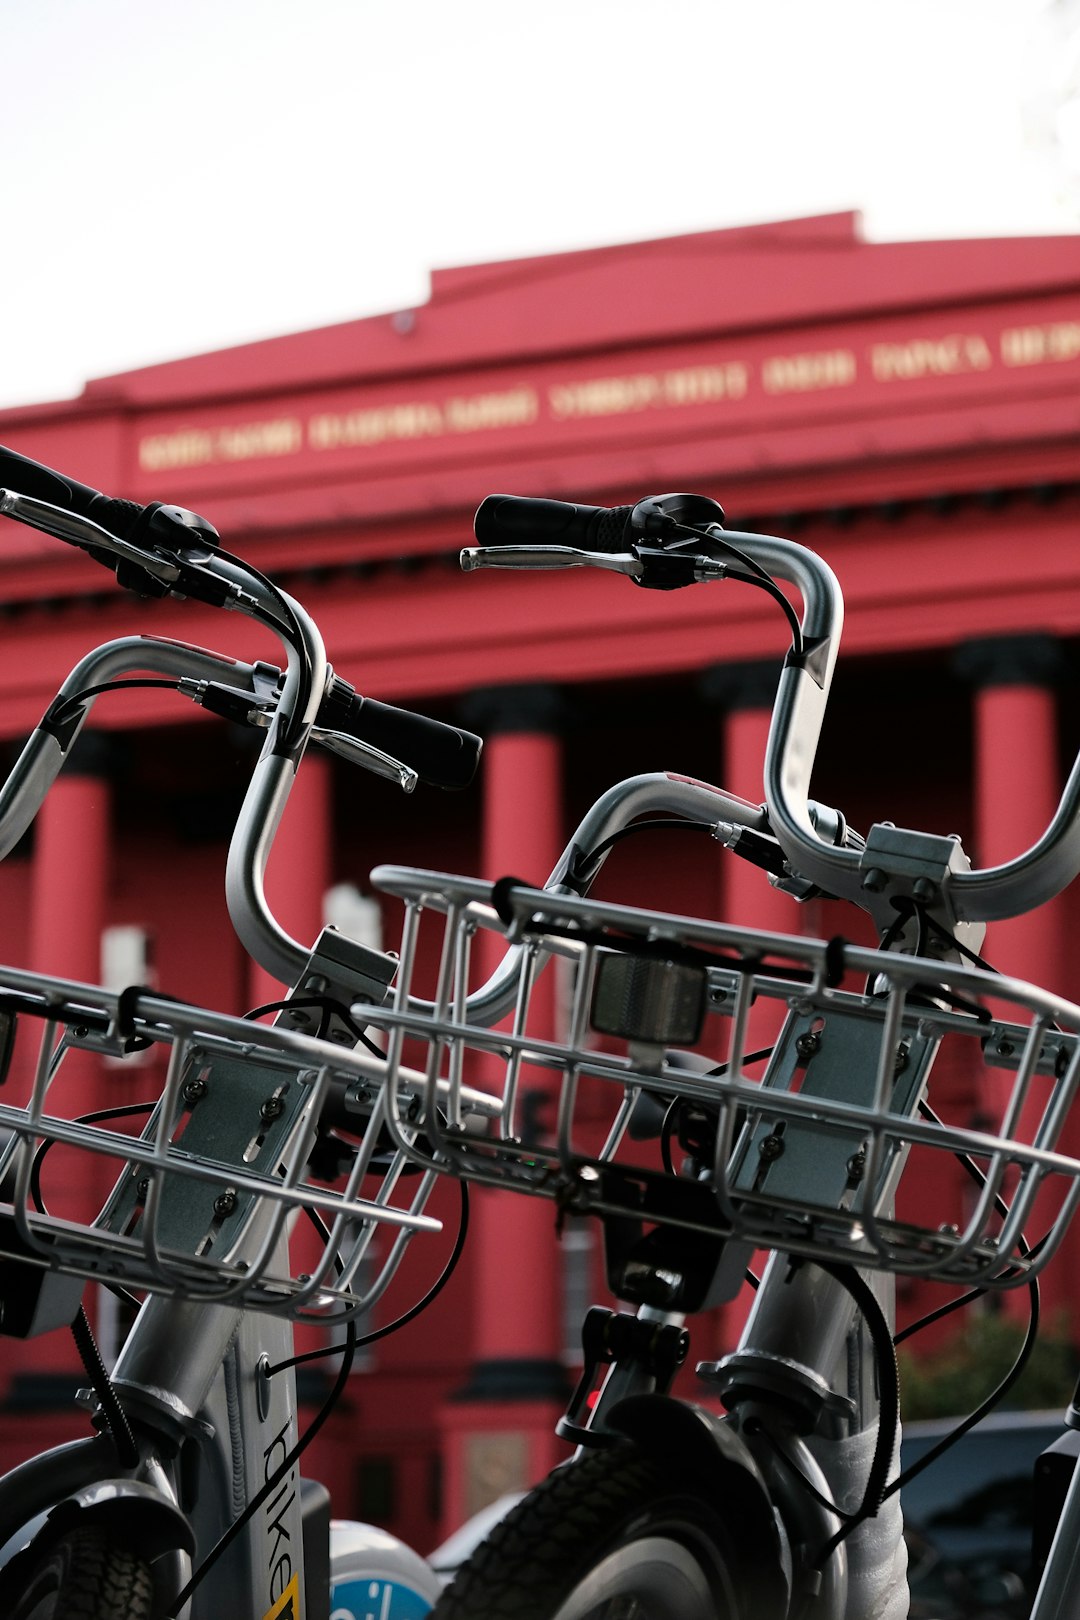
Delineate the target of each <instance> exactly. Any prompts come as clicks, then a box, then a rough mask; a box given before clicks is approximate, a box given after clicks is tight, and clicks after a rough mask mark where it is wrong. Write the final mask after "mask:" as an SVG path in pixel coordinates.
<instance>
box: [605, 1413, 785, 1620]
mask: <svg viewBox="0 0 1080 1620" xmlns="http://www.w3.org/2000/svg"><path fill="white" fill-rule="evenodd" d="M604 1422H605V1424H606V1426H607V1427H608V1428H610V1429H613V1430H615V1431H616V1433H618V1434H621V1435H625V1436H626V1438H627V1439H628V1440H632V1441H633V1442H634V1444H635V1445H637V1446H639V1447H640V1448H641V1450H642V1451H645V1452H648V1453H649V1454H650V1455H651V1456H653V1457H655V1458H657V1459H658V1460H659V1461H660V1462H662V1463H665V1464H668V1465H671V1464H672V1463H674V1465H675V1467H676V1468H677V1469H678V1471H679V1473H680V1474H681V1475H685V1476H687V1477H688V1478H689V1477H693V1478H695V1479H696V1480H697V1481H698V1482H700V1484H701V1485H702V1487H703V1488H704V1490H705V1492H706V1493H707V1494H708V1496H709V1498H710V1500H712V1501H714V1502H715V1503H716V1504H717V1505H719V1506H720V1507H721V1508H722V1510H723V1513H724V1515H725V1516H726V1519H727V1522H728V1524H729V1527H730V1529H731V1532H732V1538H733V1542H734V1544H735V1546H736V1547H737V1548H738V1551H739V1553H740V1555H742V1557H743V1558H744V1560H745V1569H746V1572H747V1575H748V1578H750V1579H751V1580H752V1581H753V1585H754V1598H755V1608H754V1612H755V1613H756V1614H760V1615H783V1614H786V1613H787V1608H788V1599H789V1596H790V1586H789V1580H788V1575H787V1569H788V1567H789V1559H788V1557H787V1549H786V1548H785V1547H783V1546H782V1545H781V1537H780V1530H779V1527H778V1524H777V1519H776V1514H775V1513H774V1511H773V1504H772V1498H771V1496H770V1494H769V1488H768V1485H767V1484H766V1482H765V1478H764V1475H763V1474H762V1472H761V1470H760V1468H759V1467H758V1465H757V1463H756V1461H755V1460H754V1457H753V1455H752V1454H751V1452H750V1448H749V1447H748V1446H747V1444H746V1441H745V1440H744V1439H743V1438H742V1436H741V1435H740V1434H739V1433H738V1431H737V1430H736V1429H734V1428H733V1427H732V1426H731V1424H730V1423H728V1422H726V1421H725V1420H724V1419H722V1418H720V1417H717V1416H716V1415H715V1414H714V1413H712V1412H709V1411H706V1409H705V1408H704V1407H701V1406H694V1405H692V1404H689V1403H687V1402H686V1401H681V1400H676V1399H675V1398H674V1397H673V1396H670V1395H631V1396H628V1397H627V1399H626V1400H623V1401H618V1402H616V1404H615V1405H614V1406H613V1407H612V1408H611V1411H610V1412H608V1413H605V1416H604Z"/></svg>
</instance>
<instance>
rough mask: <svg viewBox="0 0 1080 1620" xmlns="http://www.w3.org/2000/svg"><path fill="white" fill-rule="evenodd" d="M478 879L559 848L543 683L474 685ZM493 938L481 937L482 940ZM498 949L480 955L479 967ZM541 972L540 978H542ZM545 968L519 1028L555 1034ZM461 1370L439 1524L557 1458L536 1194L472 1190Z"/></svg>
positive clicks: (558, 758)
mask: <svg viewBox="0 0 1080 1620" xmlns="http://www.w3.org/2000/svg"><path fill="white" fill-rule="evenodd" d="M478 702H479V703H480V704H481V705H482V710H481V712H480V713H479V714H478V717H477V721H476V723H477V724H478V726H479V728H480V729H481V730H482V731H483V733H484V735H485V738H486V740H485V745H484V756H483V767H482V768H483V783H484V828H483V850H482V875H483V876H484V877H486V878H489V879H495V878H499V877H504V876H508V875H510V876H514V877H520V878H524V879H526V880H527V881H530V882H534V883H538V884H540V883H543V882H544V881H545V879H546V878H547V876H548V874H549V872H550V871H551V869H552V867H553V866H554V864H555V860H556V858H557V856H558V855H559V853H560V851H561V849H562V845H563V833H562V746H561V743H560V741H559V739H558V738H557V737H556V736H555V735H554V734H553V730H552V727H553V725H554V722H555V719H556V713H557V711H556V697H555V694H554V693H553V692H551V691H549V690H548V689H547V688H536V687H529V688H520V687H519V688H506V689H502V690H499V691H497V692H492V693H485V694H482V695H481V696H480V698H479V699H478ZM494 943H495V942H494V941H492V944H494ZM499 954H501V953H499V952H498V951H496V952H494V953H493V954H492V953H490V952H489V954H488V958H487V961H486V962H485V966H486V967H491V966H494V962H495V960H497V958H498V955H499ZM548 980H550V983H549V982H548ZM553 986H554V976H553V975H550V974H549V975H545V976H544V977H543V978H542V980H541V982H540V986H538V999H537V1000H534V1003H533V1017H532V1019H531V1021H530V1027H531V1028H532V1029H533V1030H534V1031H535V1033H537V1034H538V1035H539V1034H545V1033H547V1034H553V1033H554V1030H555V1003H554V998H553ZM469 1251H470V1256H471V1267H470V1271H471V1276H472V1286H473V1343H472V1356H473V1362H472V1369H471V1373H470V1377H469V1382H468V1385H467V1387H466V1388H465V1389H464V1390H462V1391H460V1392H459V1393H458V1394H456V1395H455V1396H453V1397H452V1398H451V1400H450V1402H448V1403H447V1404H446V1405H445V1406H444V1408H443V1412H442V1427H443V1435H444V1446H445V1459H446V1470H445V1477H446V1492H445V1502H444V1516H445V1527H446V1530H447V1532H449V1531H450V1530H452V1529H454V1528H456V1527H457V1526H458V1525H459V1524H461V1523H462V1522H463V1521H464V1520H465V1519H466V1518H468V1517H469V1516H470V1515H471V1514H472V1513H474V1512H476V1511H477V1510H478V1509H479V1508H481V1507H483V1506H485V1505H486V1504H487V1503H488V1502H490V1501H493V1500H494V1499H495V1498H496V1497H497V1496H499V1495H501V1494H502V1493H504V1492H505V1491H509V1490H515V1489H522V1488H524V1487H526V1486H528V1485H531V1484H533V1483H535V1482H536V1481H537V1480H538V1479H541V1478H543V1476H544V1475H545V1474H546V1473H547V1472H549V1470H550V1469H551V1467H552V1466H553V1465H554V1464H555V1463H556V1462H557V1461H559V1460H560V1459H561V1458H563V1457H564V1456H565V1455H566V1448H565V1446H564V1445H563V1444H562V1443H561V1442H560V1441H558V1440H557V1439H556V1438H555V1435H554V1432H553V1431H554V1424H555V1422H556V1421H557V1419H558V1417H559V1415H560V1414H561V1412H562V1410H563V1408H564V1407H565V1404H566V1398H567V1394H568V1392H569V1386H568V1383H567V1378H566V1373H565V1370H564V1368H563V1365H562V1363H561V1360H560V1359H559V1353H560V1350H561V1348H562V1321H561V1293H562V1290H561V1266H560V1250H559V1245H558V1240H557V1237H556V1234H555V1216H554V1208H553V1206H552V1205H551V1204H550V1203H549V1202H548V1200H546V1199H533V1198H523V1197H521V1196H520V1195H517V1194H512V1193H500V1192H493V1191H491V1190H489V1189H485V1188H475V1189H474V1191H473V1203H472V1219H471V1225H470V1232H469Z"/></svg>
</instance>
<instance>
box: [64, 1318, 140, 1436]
mask: <svg viewBox="0 0 1080 1620" xmlns="http://www.w3.org/2000/svg"><path fill="white" fill-rule="evenodd" d="M71 1333H72V1337H73V1338H74V1340H75V1345H76V1348H77V1349H78V1352H79V1359H80V1361H81V1362H82V1364H83V1367H84V1368H85V1370H86V1376H87V1377H88V1378H89V1380H90V1382H91V1383H92V1384H93V1386H94V1394H95V1395H96V1396H97V1398H98V1404H99V1405H100V1407H101V1415H102V1417H103V1418H104V1420H105V1423H106V1426H107V1427H108V1430H109V1433H110V1434H111V1435H112V1438H113V1444H114V1445H115V1447H116V1455H117V1458H118V1459H119V1462H120V1466H121V1468H134V1467H135V1465H136V1463H137V1462H138V1460H139V1448H138V1446H137V1445H136V1443H135V1435H134V1434H133V1432H132V1428H131V1424H130V1423H129V1422H128V1415H127V1413H126V1412H125V1411H124V1408H123V1406H122V1405H121V1403H120V1397H119V1396H118V1395H117V1393H116V1390H115V1389H114V1387H113V1382H112V1379H111V1378H110V1377H109V1374H108V1371H107V1370H106V1367H105V1363H104V1362H103V1361H102V1359H101V1352H100V1350H99V1349H98V1347H97V1340H96V1339H95V1338H94V1333H93V1329H92V1328H91V1326H90V1318H89V1317H88V1316H87V1314H86V1310H85V1307H84V1306H82V1305H80V1306H79V1309H78V1311H77V1312H76V1313H75V1318H74V1320H73V1322H72V1324H71Z"/></svg>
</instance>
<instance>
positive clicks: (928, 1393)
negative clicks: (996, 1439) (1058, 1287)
mask: <svg viewBox="0 0 1080 1620" xmlns="http://www.w3.org/2000/svg"><path fill="white" fill-rule="evenodd" d="M966 1315H967V1320H966V1321H965V1322H964V1324H963V1326H962V1327H961V1328H960V1329H959V1330H958V1331H957V1332H956V1333H955V1334H954V1335H953V1336H952V1338H951V1339H949V1340H948V1341H947V1342H946V1343H945V1344H938V1345H936V1346H935V1348H934V1349H933V1350H932V1351H930V1352H929V1353H927V1352H923V1353H922V1354H920V1353H919V1352H918V1350H916V1349H910V1350H909V1349H908V1347H907V1346H906V1345H905V1346H903V1347H902V1348H901V1349H900V1351H899V1352H898V1359H899V1362H900V1406H901V1410H902V1412H903V1415H904V1419H905V1421H914V1420H915V1419H918V1418H937V1417H964V1416H966V1415H967V1413H969V1412H972V1411H974V1410H975V1408H976V1407H977V1406H978V1405H979V1403H980V1401H983V1400H985V1398H986V1397H987V1396H988V1395H989V1394H990V1393H991V1391H992V1390H994V1389H996V1388H997V1386H998V1384H999V1383H1000V1382H1001V1380H1002V1379H1003V1378H1004V1377H1005V1375H1006V1373H1007V1372H1008V1371H1009V1369H1010V1367H1011V1366H1012V1365H1013V1363H1014V1362H1015V1360H1016V1358H1017V1356H1018V1355H1019V1353H1020V1347H1021V1345H1022V1344H1023V1342H1024V1334H1025V1329H1026V1322H1025V1321H1023V1320H1019V1319H1016V1318H1013V1317H1011V1316H1004V1315H1002V1314H1001V1313H999V1312H998V1313H991V1312H988V1311H982V1312H968V1313H966ZM912 1343H913V1344H917V1343H918V1340H917V1339H914V1340H913V1341H912ZM1078 1373H1080V1355H1078V1354H1077V1351H1076V1349H1075V1348H1074V1346H1073V1345H1072V1343H1071V1342H1070V1340H1069V1338H1068V1335H1067V1333H1066V1331H1065V1325H1064V1321H1063V1320H1062V1321H1058V1322H1055V1323H1050V1324H1046V1323H1044V1325H1043V1326H1042V1328H1041V1329H1040V1332H1039V1337H1038V1339H1037V1340H1036V1343H1035V1348H1034V1350H1033V1351H1032V1354H1031V1358H1030V1360H1029V1361H1028V1364H1027V1366H1026V1367H1025V1368H1024V1371H1023V1372H1022V1373H1021V1375H1020V1377H1019V1378H1018V1379H1017V1381H1016V1383H1015V1384H1014V1385H1013V1387H1012V1389H1010V1390H1009V1392H1008V1394H1007V1395H1006V1397H1005V1399H1004V1401H1003V1402H1002V1403H1001V1407H1000V1410H1003V1411H1004V1410H1007V1409H1012V1410H1027V1411H1036V1410H1040V1409H1050V1410H1054V1409H1057V1408H1062V1409H1063V1408H1064V1407H1066V1406H1068V1404H1069V1402H1070V1401H1071V1400H1072V1398H1073V1393H1074V1391H1075V1388H1076V1381H1077V1375H1078Z"/></svg>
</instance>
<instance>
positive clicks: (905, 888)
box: [859, 821, 986, 956]
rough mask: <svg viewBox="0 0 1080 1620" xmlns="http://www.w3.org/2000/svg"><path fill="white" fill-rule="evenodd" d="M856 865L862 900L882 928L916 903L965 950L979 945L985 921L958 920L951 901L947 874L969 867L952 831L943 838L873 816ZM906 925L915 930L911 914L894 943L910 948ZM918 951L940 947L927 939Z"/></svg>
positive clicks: (930, 952)
mask: <svg viewBox="0 0 1080 1620" xmlns="http://www.w3.org/2000/svg"><path fill="white" fill-rule="evenodd" d="M859 870H860V871H861V873H862V890H863V896H864V899H863V904H864V905H865V906H866V909H867V910H868V911H869V912H870V914H871V916H872V917H873V919H874V921H875V923H876V924H877V926H878V928H879V929H880V930H881V932H882V934H886V933H890V932H895V928H896V922H897V917H898V915H899V914H900V913H902V912H903V911H904V910H911V911H912V912H914V911H915V910H916V909H918V910H919V911H922V912H924V913H925V914H926V915H927V916H929V917H930V918H932V919H933V920H934V921H935V922H937V923H938V924H939V926H940V927H941V928H943V929H944V930H945V931H946V932H947V933H948V934H949V935H950V936H952V937H953V938H954V939H956V940H958V941H959V942H960V943H961V944H962V945H964V946H966V948H967V949H968V950H970V951H977V950H978V949H979V946H980V945H981V944H982V941H983V937H984V935H985V933H986V928H985V924H983V923H969V922H959V921H958V920H957V917H956V913H955V911H954V909H953V905H952V896H951V894H950V883H951V880H952V878H953V877H954V876H956V875H957V874H958V873H962V872H970V871H971V862H970V860H969V859H968V857H967V855H966V854H965V852H964V848H963V845H962V844H961V842H960V839H959V838H958V837H956V836H955V835H952V836H949V837H945V838H943V837H941V836H940V835H938V834H936V833H922V832H914V831H912V830H911V829H909V828H907V827H894V826H893V825H892V823H891V822H888V821H882V822H877V823H876V824H875V825H874V826H873V827H871V829H870V835H869V837H868V838H867V840H866V847H865V849H864V850H863V851H862V854H861V856H860V859H859ZM909 931H910V932H911V933H916V932H917V924H916V923H915V921H914V920H913V921H912V922H911V923H910V924H909V925H907V928H905V929H904V930H903V931H902V937H903V941H904V942H903V944H902V945H900V943H899V940H898V941H897V944H898V948H901V949H910V948H911V941H910V940H909V939H907V938H906V937H905V936H906V934H907V933H908V932H909ZM923 954H926V955H931V956H941V955H942V954H943V953H942V951H941V950H940V949H938V948H934V947H933V944H932V942H927V944H926V949H925V951H924V953H923Z"/></svg>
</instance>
